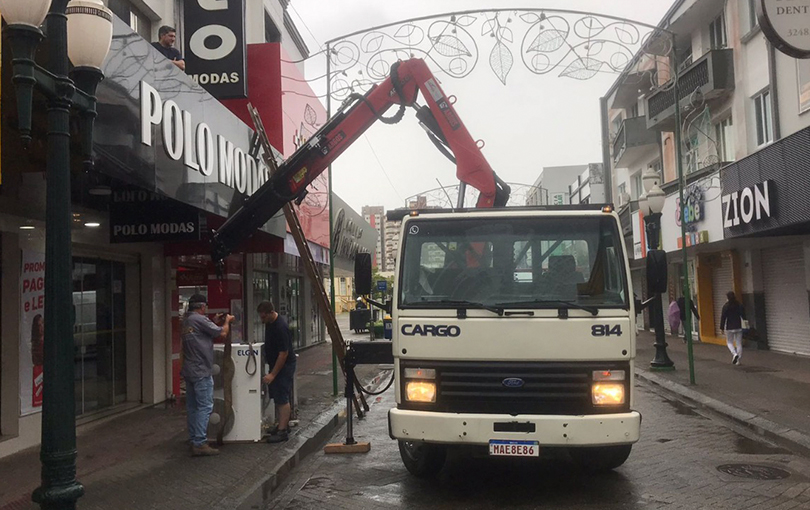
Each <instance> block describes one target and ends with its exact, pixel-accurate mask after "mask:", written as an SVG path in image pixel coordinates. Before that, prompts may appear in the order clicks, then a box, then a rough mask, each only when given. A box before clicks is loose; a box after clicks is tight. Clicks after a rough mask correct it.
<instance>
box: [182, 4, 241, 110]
mask: <svg viewBox="0 0 810 510" xmlns="http://www.w3.org/2000/svg"><path fill="white" fill-rule="evenodd" d="M184 9H185V16H184V20H185V26H184V29H183V30H184V37H185V52H186V54H185V60H186V73H188V75H189V76H190V77H191V79H192V80H194V81H195V82H197V83H199V84H200V85H201V86H202V87H203V88H205V90H207V91H208V92H209V93H210V94H211V95H212V96H214V97H215V98H217V99H233V98H246V97H247V51H246V46H245V39H246V38H245V0H187V1H186V2H184Z"/></svg>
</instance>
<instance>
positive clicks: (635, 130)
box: [613, 117, 661, 167]
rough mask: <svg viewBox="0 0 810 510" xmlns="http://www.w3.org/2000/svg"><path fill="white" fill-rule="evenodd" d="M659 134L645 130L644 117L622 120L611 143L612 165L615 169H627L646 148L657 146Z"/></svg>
mask: <svg viewBox="0 0 810 510" xmlns="http://www.w3.org/2000/svg"><path fill="white" fill-rule="evenodd" d="M660 138H661V134H660V133H659V132H658V131H653V130H651V129H647V119H646V118H645V117H630V118H628V119H624V122H622V125H621V126H620V127H619V132H618V133H616V139H615V140H614V141H613V163H614V166H616V167H627V166H630V165H632V164H633V162H635V161H636V160H637V159H638V158H639V157H641V156H643V155H644V152H645V151H646V150H647V149H649V147H648V146H655V145H658V142H659V141H660Z"/></svg>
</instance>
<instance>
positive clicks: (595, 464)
mask: <svg viewBox="0 0 810 510" xmlns="http://www.w3.org/2000/svg"><path fill="white" fill-rule="evenodd" d="M632 446H633V445H629V444H622V445H616V446H600V447H598V448H569V449H568V453H569V454H570V455H571V458H572V459H574V462H576V463H577V464H578V465H579V467H581V468H582V469H584V470H585V471H588V472H589V473H603V472H605V471H610V470H611V469H615V468H617V467H619V466H621V465H622V464H624V461H626V460H627V457H629V456H630V449H631V448H632Z"/></svg>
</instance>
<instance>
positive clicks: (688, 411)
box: [663, 399, 703, 418]
mask: <svg viewBox="0 0 810 510" xmlns="http://www.w3.org/2000/svg"><path fill="white" fill-rule="evenodd" d="M663 402H664V403H665V404H669V405H671V406H672V407H674V408H675V414H680V415H683V416H697V417H698V418H703V416H701V415H699V414H698V413H697V412H696V411H695V410H694V409H693V408H691V407H689V406H688V405H686V404H684V403H683V402H679V401H677V400H667V399H664V400H663Z"/></svg>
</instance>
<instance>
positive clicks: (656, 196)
mask: <svg viewBox="0 0 810 510" xmlns="http://www.w3.org/2000/svg"><path fill="white" fill-rule="evenodd" d="M666 201H667V194H666V193H664V190H662V189H661V188H659V187H658V186H653V188H652V189H651V190H650V192H649V193H647V202H648V203H649V207H650V212H651V213H653V214H660V213H661V211H663V210H664V203H665V202H666Z"/></svg>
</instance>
